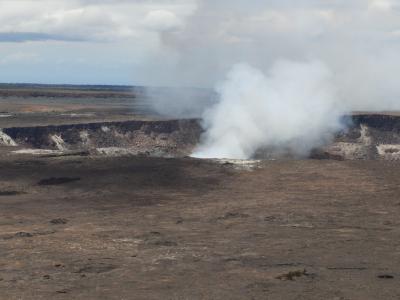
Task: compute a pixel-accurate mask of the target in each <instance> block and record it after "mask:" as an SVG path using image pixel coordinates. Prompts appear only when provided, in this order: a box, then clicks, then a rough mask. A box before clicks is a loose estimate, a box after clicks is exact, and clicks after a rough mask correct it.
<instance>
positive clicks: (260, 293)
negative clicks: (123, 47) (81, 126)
mask: <svg viewBox="0 0 400 300" xmlns="http://www.w3.org/2000/svg"><path fill="white" fill-rule="evenodd" d="M0 169H1V175H0V180H1V191H2V194H3V196H0V220H1V223H0V232H1V235H0V251H1V253H2V255H1V257H0V291H1V298H2V299H399V297H400V289H399V280H400V251H399V250H400V248H399V247H400V243H399V234H400V228H399V220H398V214H399V210H400V199H399V192H400V191H399V178H400V177H399V175H400V171H399V170H400V169H399V165H398V164H397V163H389V162H379V161H361V162H360V161H353V162H337V161H317V160H307V161H270V162H264V163H263V167H262V168H261V169H257V170H255V171H252V172H249V171H243V170H242V171H240V170H235V169H234V168H233V166H231V165H220V164H216V163H211V162H207V161H198V160H191V159H182V160H176V159H170V160H166V159H149V158H113V159H107V158H102V159H99V158H98V159H90V158H85V159H83V158H79V157H75V158H62V159H59V158H45V159H43V158H42V159H38V158H36V159H33V158H32V159H29V160H26V159H15V160H10V159H7V160H2V161H1V162H0ZM54 178H58V180H55V179H54ZM60 178H61V179H60ZM63 179H64V180H63ZM68 179H70V180H71V182H66V181H68ZM73 180H74V181H73ZM63 181H65V182H63Z"/></svg>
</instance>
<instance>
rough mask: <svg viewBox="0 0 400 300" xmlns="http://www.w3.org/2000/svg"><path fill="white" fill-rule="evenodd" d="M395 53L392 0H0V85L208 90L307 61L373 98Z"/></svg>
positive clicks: (396, 65) (390, 79) (388, 89)
mask: <svg viewBox="0 0 400 300" xmlns="http://www.w3.org/2000/svg"><path fill="white" fill-rule="evenodd" d="M399 53H400V1H397V0H323V1H321V0H262V1H261V0H229V1H228V0H214V1H211V0H131V1H129V0H97V1H96V0H31V1H29V0H11V1H9V0H0V82H35V83H71V84H128V85H151V86H171V85H172V86H182V85H183V86H201V87H203V86H204V87H208V86H213V85H214V84H215V82H217V81H219V80H221V79H222V78H223V77H224V74H226V72H227V71H228V70H229V69H230V68H231V67H232V65H234V64H236V63H242V62H245V63H248V64H250V65H252V66H255V67H257V68H259V69H261V70H268V68H269V67H270V66H271V65H273V64H274V63H275V62H276V61H279V60H280V59H289V60H294V61H302V60H308V59H309V60H315V59H316V60H321V61H323V62H324V63H326V65H327V66H328V67H329V68H330V69H331V70H332V72H333V73H334V74H339V75H338V76H336V79H335V80H336V81H337V83H335V84H337V85H338V86H340V87H341V89H342V90H343V91H344V92H346V93H347V94H348V95H349V97H351V96H354V97H367V98H371V100H370V101H376V99H377V98H379V97H381V96H382V94H385V96H390V97H394V95H397V94H398V92H399V88H398V86H399V84H398V82H397V79H396V78H395V77H396V76H397V73H396V71H397V70H399V69H400V59H399ZM349 86H351V88H349ZM355 86H358V87H360V86H362V87H363V88H362V89H361V88H359V89H357V88H355ZM364 87H367V88H364ZM382 89H384V90H385V92H384V93H383V91H382ZM373 99H375V100H373Z"/></svg>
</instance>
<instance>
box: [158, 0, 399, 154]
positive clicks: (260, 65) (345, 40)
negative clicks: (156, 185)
mask: <svg viewBox="0 0 400 300" xmlns="http://www.w3.org/2000/svg"><path fill="white" fill-rule="evenodd" d="M197 4H198V8H197V10H196V12H195V13H194V14H193V15H191V16H190V17H188V18H187V19H186V21H185V24H184V25H183V26H182V27H181V29H180V30H177V31H172V32H163V33H161V41H162V47H163V49H165V53H169V54H170V57H171V60H172V61H173V63H171V64H170V66H174V67H172V68H170V69H169V73H168V76H167V77H168V78H167V80H166V82H168V83H171V82H172V83H173V85H174V86H180V85H181V86H203V87H210V88H215V86H217V87H216V88H215V90H216V94H217V95H218V96H217V97H216V98H215V99H216V103H213V102H212V101H211V102H204V103H206V105H203V104H202V103H201V101H200V102H199V100H198V99H197V98H196V97H187V98H186V99H185V97H183V98H180V100H179V101H175V102H174V101H173V100H172V101H168V102H169V103H171V106H169V105H167V107H173V106H174V104H172V103H177V104H178V105H179V106H180V105H183V107H185V110H184V111H185V112H183V113H181V111H180V110H179V109H173V111H174V112H176V116H180V117H185V116H193V115H201V116H202V118H203V120H204V122H203V125H204V129H205V131H206V132H205V134H204V136H203V140H202V144H201V145H200V146H199V148H198V149H196V152H195V153H194V155H195V156H201V157H214V156H217V157H228V158H249V157H251V156H252V155H253V154H254V153H255V152H256V151H257V150H259V149H260V148H263V147H264V148H268V147H275V148H276V147H278V148H282V149H289V150H290V151H292V152H293V151H294V152H295V154H296V155H306V154H307V152H308V151H309V150H310V149H311V148H312V147H315V146H318V145H319V144H321V143H324V142H326V141H327V139H329V136H331V135H332V134H333V133H334V132H335V131H337V130H339V129H341V128H342V126H341V124H340V122H339V120H340V117H341V116H342V114H344V113H347V112H351V111H356V110H357V111H369V110H373V111H383V110H400V84H398V79H397V78H398V76H397V72H398V70H399V69H400V54H399V53H400V40H399V36H400V35H399V29H398V28H400V18H399V16H398V14H399V8H400V6H399V5H398V4H396V3H395V1H391V0H365V1H364V0H363V1H360V0H349V1H329V3H325V2H324V1H312V0H305V1H289V0H280V1H277V0H266V1H265V0H263V1H258V0H256V1H251V2H248V1H240V0H233V1H227V0H221V1H217V2H215V1H209V0H203V1H197ZM240 62H244V63H242V64H239V65H238V63H240ZM227 74H228V75H227ZM224 78H225V79H224ZM155 106H156V107H158V108H160V109H158V111H159V112H160V111H163V110H164V109H162V108H161V107H160V106H159V105H155ZM191 107H193V108H194V110H195V113H194V114H190V113H188V111H190V110H191V109H190V108H191Z"/></svg>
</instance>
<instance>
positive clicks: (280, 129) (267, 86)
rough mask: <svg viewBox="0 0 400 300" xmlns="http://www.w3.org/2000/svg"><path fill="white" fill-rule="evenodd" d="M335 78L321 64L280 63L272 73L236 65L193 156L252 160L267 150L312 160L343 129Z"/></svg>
mask: <svg viewBox="0 0 400 300" xmlns="http://www.w3.org/2000/svg"><path fill="white" fill-rule="evenodd" d="M331 77H332V74H331V72H330V71H329V69H328V68H327V67H326V66H325V65H324V64H323V63H321V62H319V61H311V62H304V63H299V62H290V61H280V62H278V63H276V64H275V65H274V66H273V67H272V69H271V70H270V71H269V72H268V73H267V74H264V73H263V72H262V71H260V70H257V69H255V68H253V67H251V66H249V65H247V64H239V65H236V66H234V67H233V69H232V70H231V71H230V72H229V74H228V77H227V78H226V80H225V81H224V82H223V83H222V84H220V85H219V87H218V88H217V93H218V94H219V97H220V98H219V101H218V103H217V104H216V105H214V106H213V107H211V108H210V109H209V110H207V111H206V112H205V113H204V115H203V119H204V128H205V130H206V132H205V134H204V135H203V139H202V144H201V145H200V146H199V147H198V149H197V150H196V151H195V153H194V154H193V156H195V157H203V158H237V159H247V158H251V157H252V156H253V155H254V154H255V152H256V151H257V150H260V149H262V148H266V147H268V148H271V147H272V148H278V149H286V150H289V151H290V153H291V154H293V155H297V156H303V155H307V154H308V152H309V151H310V150H311V149H312V148H313V147H316V146H320V145H321V144H323V143H324V142H327V141H328V140H329V139H330V138H331V136H332V134H333V133H334V132H336V131H338V130H340V129H341V128H342V124H341V122H340V119H341V116H342V115H343V114H344V113H345V111H344V108H343V106H342V105H339V100H338V98H337V95H336V93H335V90H334V88H333V86H332V85H331V82H332V79H331Z"/></svg>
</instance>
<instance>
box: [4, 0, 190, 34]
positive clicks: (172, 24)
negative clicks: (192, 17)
mask: <svg viewBox="0 0 400 300" xmlns="http://www.w3.org/2000/svg"><path fill="white" fill-rule="evenodd" d="M194 7H195V5H194V2H192V1H186V2H182V1H176V2H175V1H159V2H157V1H85V0H80V1H79V0H73V1H66V0H58V1H49V0H35V1H33V0H21V1H9V0H5V1H0V33H1V32H3V33H5V32H7V33H10V32H14V33H41V34H47V35H51V36H55V37H57V38H58V39H62V38H64V39H65V40H74V39H75V40H94V41H110V40H117V39H122V38H124V39H126V38H138V37H143V35H146V34H148V31H149V29H151V30H153V31H156V32H157V31H164V30H173V29H175V28H177V27H179V26H180V25H181V24H182V22H183V21H182V20H183V18H184V17H185V16H187V15H188V14H190V13H191V12H192V11H193V9H194ZM144 38H145V36H144Z"/></svg>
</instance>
